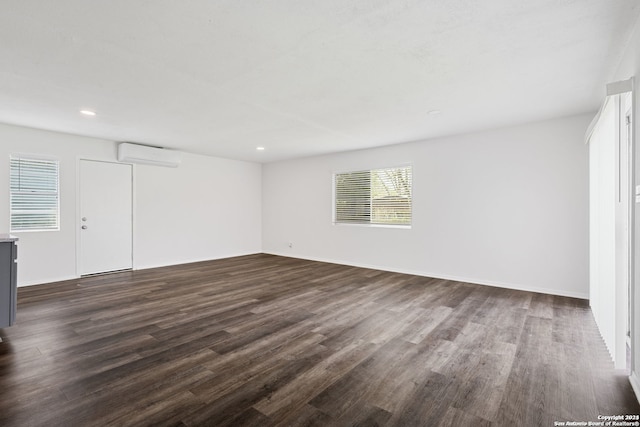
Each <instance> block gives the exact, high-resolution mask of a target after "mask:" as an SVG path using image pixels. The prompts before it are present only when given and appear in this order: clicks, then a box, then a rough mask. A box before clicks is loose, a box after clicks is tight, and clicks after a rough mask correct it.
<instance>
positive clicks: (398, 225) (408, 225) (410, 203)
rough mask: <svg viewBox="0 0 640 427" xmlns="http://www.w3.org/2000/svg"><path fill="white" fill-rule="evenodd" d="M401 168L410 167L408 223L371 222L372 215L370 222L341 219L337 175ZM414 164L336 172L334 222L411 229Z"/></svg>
mask: <svg viewBox="0 0 640 427" xmlns="http://www.w3.org/2000/svg"><path fill="white" fill-rule="evenodd" d="M401 168H409V171H410V189H409V191H410V194H409V206H410V221H409V223H408V224H394V223H384V222H371V219H372V218H371V217H370V218H369V222H365V221H362V222H359V221H339V220H338V218H337V216H338V213H337V188H336V185H337V181H336V180H337V177H338V176H339V175H343V174H350V173H360V172H372V171H381V170H392V169H401ZM413 181H414V180H413V164H410V163H409V164H401V165H396V166H385V167H372V168H368V169H367V168H362V169H351V170H345V171H338V172H334V173H333V175H332V188H331V190H332V202H333V203H332V207H331V209H332V213H331V215H332V223H333V225H335V226H351V227H372V228H401V229H411V227H412V225H413V187H414V182H413Z"/></svg>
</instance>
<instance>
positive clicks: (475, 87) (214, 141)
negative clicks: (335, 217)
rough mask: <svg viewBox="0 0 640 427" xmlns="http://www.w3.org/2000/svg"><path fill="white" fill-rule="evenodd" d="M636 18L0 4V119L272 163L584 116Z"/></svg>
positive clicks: (172, 1) (380, 2) (517, 9)
mask: <svg viewBox="0 0 640 427" xmlns="http://www.w3.org/2000/svg"><path fill="white" fill-rule="evenodd" d="M639 13H640V2H638V1H637V0H528V1H519V0H483V1H477V0H446V1H445V0H272V1H265V0H262V1H260V0H243V1H239V0H215V1H214V0H190V1H186V2H185V1H179V0H136V1H131V0H110V1H87V0H56V1H47V0H2V1H0V41H1V42H0V122H4V123H9V124H17V125H24V126H30V127H35V128H41V129H49V130H56V131H63V132H68V133H73V134H79V135H86V136H94V137H99V138H104V139H109V140H115V141H132V142H138V143H144V144H149V145H157V146H165V147H170V148H176V149H181V150H184V151H189V152H194V153H201V154H209V155H214V156H220V157H227V158H233V159H241V160H250V161H259V162H269V161H274V160H281V159H287V158H294V157H302V156H309V155H315V154H320V153H327V152H335V151H342V150H353V149H359V148H366V147H373V146H380V145H387V144H395V143H401V142H407V141H415V140H420V139H425V138H430V137H435V136H443V135H450V134H457V133H463V132H470V131H476V130H481V129H487V128H494V127H499V126H504V125H511V124H518V123H524V122H530V121H536V120H542V119H547V118H554V117H561V116H567V115H572V114H577V113H582V112H588V111H595V110H596V109H597V107H598V104H599V102H600V101H601V97H602V96H603V94H604V84H605V83H607V79H608V78H610V77H611V73H612V72H613V70H614V69H615V67H616V65H617V63H618V62H619V59H620V58H619V55H620V54H621V51H622V48H623V47H624V44H625V42H626V41H627V39H628V36H629V34H630V31H631V29H632V26H633V24H634V23H635V21H636V19H637V17H638V14H639ZM81 109H91V110H95V111H96V112H97V116H95V117H86V116H82V115H80V114H79V110H81ZM431 110H441V111H442V114H439V115H430V114H428V112H429V111H431ZM0 143H1V142H0ZM257 146H264V147H265V148H266V149H265V151H263V152H257V151H256V147H257Z"/></svg>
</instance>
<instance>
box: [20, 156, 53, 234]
mask: <svg viewBox="0 0 640 427" xmlns="http://www.w3.org/2000/svg"><path fill="white" fill-rule="evenodd" d="M10 169H11V179H10V187H11V189H10V190H11V191H10V198H11V201H10V205H11V231H45V230H59V229H60V226H59V210H60V209H59V206H60V205H59V201H60V198H59V194H58V188H59V185H58V172H59V164H58V161H55V160H41V159H30V158H24V157H11V166H10Z"/></svg>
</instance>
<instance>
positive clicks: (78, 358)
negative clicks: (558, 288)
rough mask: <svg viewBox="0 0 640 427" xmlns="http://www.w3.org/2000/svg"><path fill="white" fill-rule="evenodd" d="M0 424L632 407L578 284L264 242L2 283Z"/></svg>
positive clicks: (590, 412)
mask: <svg viewBox="0 0 640 427" xmlns="http://www.w3.org/2000/svg"><path fill="white" fill-rule="evenodd" d="M18 301H19V302H18V319H17V320H18V322H17V325H15V326H13V327H11V328H7V329H0V336H2V338H3V339H4V342H2V343H0V425H2V426H48V427H50V426H106V425H134V426H138V425H142V426H143V425H153V426H162V425H166V426H181V425H187V426H199V425H211V426H225V425H229V426H245V425H246V426H270V425H281V426H302V425H306V426H308V425H315V426H375V425H380V426H383V425H384V426H387V425H389V426H492V425H505V426H553V425H554V421H566V420H568V421H597V418H598V415H617V414H638V413H640V407H639V405H638V402H637V401H636V399H635V396H634V395H633V391H632V390H631V387H630V385H629V383H628V380H627V378H626V376H625V373H624V372H620V371H614V370H613V367H612V363H611V362H610V360H609V358H608V355H607V352H606V350H605V347H604V344H603V342H602V340H601V338H600V335H599V334H598V331H597V329H596V326H595V323H594V321H593V318H592V315H591V312H590V310H589V308H588V307H587V303H586V301H583V300H577V299H571V298H563V297H555V296H550V295H542V294H535V293H529V292H521V291H514V290H506V289H499V288H493V287H487V286H479V285H471V284H465V283H459V282H451V281H446V280H437V279H430V278H425V277H419V276H411V275H403V274H396V273H389V272H382V271H376V270H368V269H362V268H354V267H346V266H339V265H334V264H325V263H318V262H310V261H303V260H297V259H291V258H283V257H276V256H270V255H252V256H245V257H238V258H231V259H227V260H219V261H211V262H203V263H196V264H188V265H182V266H174V267H166V268H159V269H153V270H145V271H138V272H127V273H118V274H112V275H105V276H96V277H91V278H85V279H79V280H72V281H66V282H60V283H52V284H47V285H40V286H32V287H25V288H20V289H19V296H18Z"/></svg>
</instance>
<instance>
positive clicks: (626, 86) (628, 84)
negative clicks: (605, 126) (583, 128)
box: [584, 77, 633, 144]
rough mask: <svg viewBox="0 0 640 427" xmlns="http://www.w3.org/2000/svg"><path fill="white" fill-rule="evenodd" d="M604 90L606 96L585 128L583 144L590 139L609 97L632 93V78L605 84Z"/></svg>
mask: <svg viewBox="0 0 640 427" xmlns="http://www.w3.org/2000/svg"><path fill="white" fill-rule="evenodd" d="M606 90H607V96H606V97H605V98H604V101H603V102H602V104H601V105H600V108H599V109H598V112H597V113H596V115H595V117H594V118H593V120H591V123H589V126H588V127H587V132H586V133H585V135H584V143H585V144H588V143H589V139H591V135H592V134H593V129H594V128H595V127H596V123H598V120H600V115H601V114H602V111H604V108H605V107H606V105H607V103H608V102H609V100H610V99H611V97H612V96H615V95H620V94H622V93H626V92H633V77H631V78H629V79H627V80H620V81H617V82H613V83H609V84H607V87H606Z"/></svg>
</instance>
